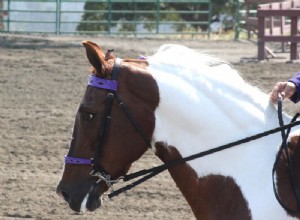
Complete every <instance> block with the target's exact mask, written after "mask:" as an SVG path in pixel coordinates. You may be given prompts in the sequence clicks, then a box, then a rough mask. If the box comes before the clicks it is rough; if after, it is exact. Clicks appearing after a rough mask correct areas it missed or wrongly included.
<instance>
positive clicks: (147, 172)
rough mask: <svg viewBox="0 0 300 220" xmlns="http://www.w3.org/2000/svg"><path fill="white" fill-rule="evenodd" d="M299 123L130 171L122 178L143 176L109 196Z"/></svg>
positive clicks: (295, 122) (109, 195)
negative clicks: (174, 168)
mask: <svg viewBox="0 0 300 220" xmlns="http://www.w3.org/2000/svg"><path fill="white" fill-rule="evenodd" d="M298 116H299V114H297V115H296V116H295V117H294V118H298ZM297 125H300V121H296V120H292V121H291V122H290V124H286V125H283V126H279V127H277V128H274V129H271V130H268V131H264V132H261V133H258V134H255V135H252V136H249V137H246V138H243V139H240V140H237V141H234V142H231V143H228V144H224V145H221V146H218V147H215V148H211V149H209V150H206V151H202V152H200V153H197V154H193V155H191V156H187V157H183V158H181V159H178V160H174V161H170V162H167V163H164V164H162V165H159V166H156V167H152V168H150V169H144V170H140V171H137V172H134V173H130V174H128V175H126V176H124V177H123V178H122V179H123V181H124V182H126V181H129V180H132V179H135V178H138V177H141V178H140V179H138V180H136V181H135V182H133V183H130V184H128V185H126V186H124V187H122V188H120V189H118V190H115V191H113V192H112V193H110V194H108V197H109V198H112V197H115V196H117V195H119V194H120V193H122V192H125V191H127V190H130V189H132V188H133V187H135V186H137V185H139V184H141V183H143V182H145V181H146V180H148V179H150V178H152V177H154V176H156V175H158V174H160V173H161V172H163V171H165V170H167V169H169V168H171V167H174V166H177V165H180V164H182V163H184V162H188V161H191V160H194V159H197V158H201V157H205V156H208V155H211V154H215V153H217V152H220V151H223V150H226V149H230V148H232V147H236V146H238V145H241V144H244V143H247V142H250V141H254V140H257V139H259V138H262V137H266V136H269V135H271V134H275V133H278V132H281V131H282V130H290V129H291V128H292V127H295V126H297Z"/></svg>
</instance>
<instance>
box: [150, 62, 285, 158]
mask: <svg viewBox="0 0 300 220" xmlns="http://www.w3.org/2000/svg"><path fill="white" fill-rule="evenodd" d="M150 67H151V66H150ZM161 68H162V67H160V66H158V67H154V68H153V69H151V68H150V72H152V73H153V75H154V77H155V79H156V81H157V83H158V86H159V94H160V103H159V106H158V108H157V110H156V112H155V116H156V125H155V131H154V136H153V137H154V140H155V141H166V142H167V143H168V144H171V145H173V146H175V147H180V146H184V145H185V147H184V148H191V149H197V150H199V147H200V146H201V150H205V149H204V148H205V146H206V147H208V148H211V147H213V146H217V145H220V144H224V143H228V142H231V141H235V140H237V139H240V138H243V137H246V136H249V135H253V134H255V133H258V132H262V131H265V130H266V129H268V128H274V127H275V126H277V125H278V118H277V113H276V109H275V107H274V106H273V105H272V104H271V103H270V101H269V97H268V95H267V94H264V93H263V92H261V91H259V90H258V89H256V88H254V87H252V86H250V85H248V84H247V83H245V82H244V81H243V80H242V78H241V77H240V76H239V75H238V74H237V73H236V71H235V70H232V69H231V67H229V66H227V65H221V66H220V67H215V68H211V69H210V68H208V67H206V69H205V70H203V71H206V73H205V74H199V75H197V74H191V76H189V75H187V76H186V75H183V74H182V73H181V72H182V71H183V70H182V69H180V68H179V70H176V69H175V71H174V72H175V73H174V72H172V69H167V70H161ZM169 68H171V67H169ZM191 71H192V70H191ZM195 71H196V70H195ZM222 71H224V72H222ZM186 74H187V73H186ZM286 120H287V119H286ZM187 140H188V142H190V143H188V142H187ZM191 142H193V143H191ZM186 145H188V146H186ZM189 153H190V152H187V154H189ZM187 154H186V155H183V156H188V155H187Z"/></svg>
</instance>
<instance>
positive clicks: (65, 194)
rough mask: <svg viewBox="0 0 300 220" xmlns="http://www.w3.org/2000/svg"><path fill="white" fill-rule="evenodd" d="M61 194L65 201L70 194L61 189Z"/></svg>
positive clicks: (67, 200)
mask: <svg viewBox="0 0 300 220" xmlns="http://www.w3.org/2000/svg"><path fill="white" fill-rule="evenodd" d="M61 194H62V195H63V197H64V199H65V200H66V202H69V199H70V196H69V195H68V194H67V193H66V192H64V191H62V192H61Z"/></svg>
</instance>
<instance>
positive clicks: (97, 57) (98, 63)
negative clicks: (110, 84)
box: [82, 41, 105, 76]
mask: <svg viewBox="0 0 300 220" xmlns="http://www.w3.org/2000/svg"><path fill="white" fill-rule="evenodd" d="M82 44H83V46H84V47H85V50H86V55H87V58H88V60H89V62H90V63H91V64H92V66H93V67H94V71H93V72H94V74H96V75H98V76H104V73H105V66H104V65H103V64H104V62H105V61H104V53H103V52H102V49H101V48H100V47H99V46H98V45H97V44H95V43H93V42H91V41H83V42H82Z"/></svg>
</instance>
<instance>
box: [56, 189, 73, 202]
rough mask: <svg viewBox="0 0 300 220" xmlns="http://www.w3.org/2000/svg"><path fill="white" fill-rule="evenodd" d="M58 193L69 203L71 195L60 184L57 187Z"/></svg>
mask: <svg viewBox="0 0 300 220" xmlns="http://www.w3.org/2000/svg"><path fill="white" fill-rule="evenodd" d="M56 193H57V195H59V196H60V197H61V198H63V199H64V200H65V201H66V202H68V203H69V201H70V196H69V194H68V193H67V192H66V191H64V190H62V189H61V187H60V185H58V186H57V188H56Z"/></svg>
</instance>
